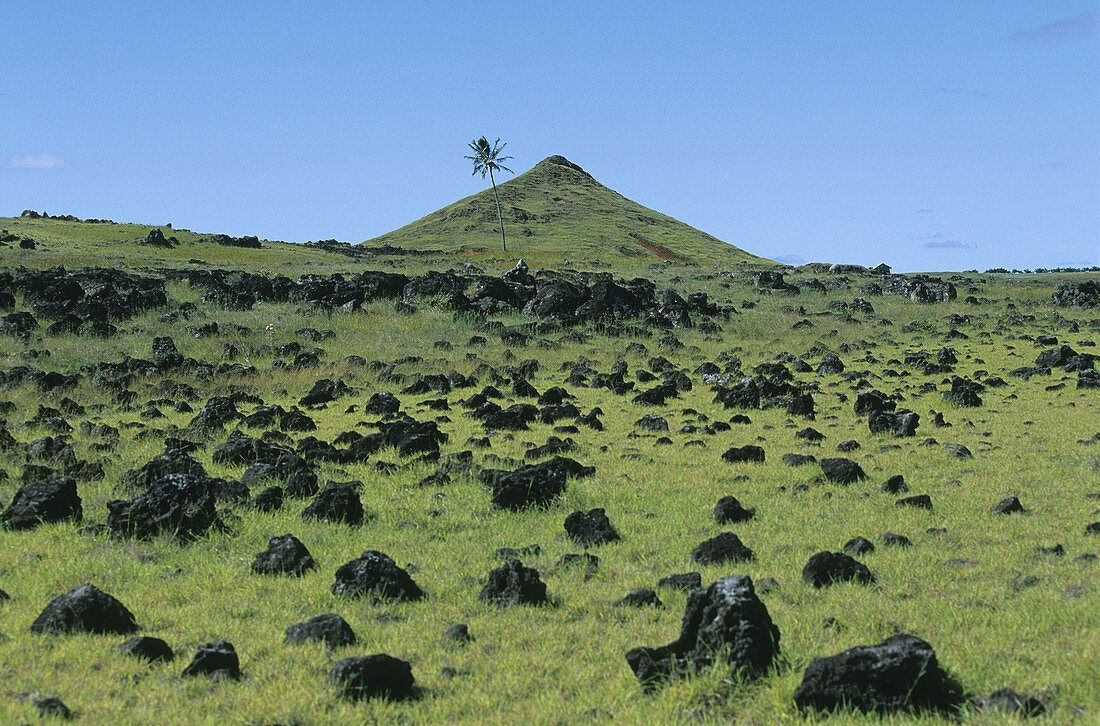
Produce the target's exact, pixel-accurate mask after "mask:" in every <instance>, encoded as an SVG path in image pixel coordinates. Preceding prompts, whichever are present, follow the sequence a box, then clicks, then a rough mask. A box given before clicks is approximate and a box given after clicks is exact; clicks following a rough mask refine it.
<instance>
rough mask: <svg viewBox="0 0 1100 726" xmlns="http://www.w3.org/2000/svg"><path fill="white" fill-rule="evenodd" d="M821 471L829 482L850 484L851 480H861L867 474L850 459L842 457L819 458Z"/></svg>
mask: <svg viewBox="0 0 1100 726" xmlns="http://www.w3.org/2000/svg"><path fill="white" fill-rule="evenodd" d="M821 472H822V473H823V474H824V475H825V478H826V479H828V480H829V481H831V482H836V483H837V484H851V483H852V482H856V481H862V480H864V479H866V478H867V475H866V474H864V473H863V468H862V467H861V466H860V465H859V464H857V463H856V462H854V461H852V460H851V459H844V458H839V457H837V458H829V459H822V460H821Z"/></svg>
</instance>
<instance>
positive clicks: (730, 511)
mask: <svg viewBox="0 0 1100 726" xmlns="http://www.w3.org/2000/svg"><path fill="white" fill-rule="evenodd" d="M713 514H714V521H715V522H717V523H718V524H733V523H737V522H746V521H748V520H750V519H752V518H753V517H754V516H756V510H755V509H745V507H743V506H741V502H739V501H737V498H736V497H722V498H721V499H719V500H718V503H717V504H715V505H714V512H713Z"/></svg>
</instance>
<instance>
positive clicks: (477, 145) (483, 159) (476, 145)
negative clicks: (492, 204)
mask: <svg viewBox="0 0 1100 726" xmlns="http://www.w3.org/2000/svg"><path fill="white" fill-rule="evenodd" d="M507 145H508V144H502V143H500V139H497V140H496V141H494V142H493V144H492V146H490V145H489V140H488V139H486V138H485V137H484V136H482V137H481V138H480V139H476V140H474V141H471V142H470V148H471V149H473V151H474V155H473V156H464V157H462V158H464V159H469V160H470V161H472V162H474V174H477V173H478V172H481V178H482V179H484V178H485V175H486V174H488V175H489V181H491V182H492V183H493V199H494V200H495V201H496V203H497V219H499V220H500V245H501V247H502V248H503V249H504V250H505V251H507V250H508V243H507V242H505V241H504V215H503V214H501V212H500V199H499V198H498V197H497V183H496V180H495V179H494V178H493V172H494V171H500V170H501V169H503V170H504V171H506V172H508V173H509V174H515V172H514V171H512V170H511V169H509V168H508V167H506V166H504V165H502V164H501V163H500V162H502V161H508V160H509V159H511V158H512V157H510V156H501V155H500V154H501V152H502V151H504V147H505V146H507Z"/></svg>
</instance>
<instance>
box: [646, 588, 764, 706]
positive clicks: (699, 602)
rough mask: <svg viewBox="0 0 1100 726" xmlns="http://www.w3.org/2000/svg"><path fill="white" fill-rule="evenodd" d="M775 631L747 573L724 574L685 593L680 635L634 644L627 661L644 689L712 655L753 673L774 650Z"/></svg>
mask: <svg viewBox="0 0 1100 726" xmlns="http://www.w3.org/2000/svg"><path fill="white" fill-rule="evenodd" d="M779 637H780V636H779V628H777V627H776V626H775V624H774V623H773V622H772V619H771V616H770V614H769V613H768V608H767V607H766V606H765V605H764V603H763V602H761V601H760V599H759V598H758V597H757V596H756V591H755V590H754V589H753V585H752V579H751V578H749V577H747V576H745V575H737V576H734V577H723V578H721V579H719V580H716V581H715V582H714V583H712V584H711V585H710V587H708V588H706V589H703V588H698V589H696V590H693V591H692V592H691V594H690V595H688V600H687V605H686V607H685V608H684V618H683V623H682V625H681V628H680V637H679V638H677V639H676V640H674V641H672V642H671V643H669V644H668V645H664V646H661V647H658V648H648V647H639V648H634V649H632V650H630V651H629V652H627V654H626V661H627V663H628V664H629V665H630V668H631V670H632V671H634V675H635V677H637V679H638V681H639V683H641V685H642V688H643V689H644V690H647V691H648V690H653V689H654V688H656V687H657V686H659V685H660V684H661V683H662V682H663V681H665V680H667V679H668V678H670V677H673V676H678V675H682V674H686V673H689V672H692V671H696V670H700V669H703V668H709V667H710V666H711V665H713V663H714V662H715V661H716V660H717V659H722V660H724V661H725V662H728V663H729V665H730V668H731V671H732V672H733V673H735V674H741V675H743V676H747V677H757V676H760V675H762V674H763V673H765V672H766V671H767V670H769V669H770V668H771V667H772V664H773V663H774V661H775V659H776V657H777V656H778V655H779Z"/></svg>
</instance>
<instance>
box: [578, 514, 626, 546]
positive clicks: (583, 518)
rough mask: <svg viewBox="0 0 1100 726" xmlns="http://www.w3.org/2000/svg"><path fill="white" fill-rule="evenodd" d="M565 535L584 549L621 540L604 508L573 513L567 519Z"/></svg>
mask: <svg viewBox="0 0 1100 726" xmlns="http://www.w3.org/2000/svg"><path fill="white" fill-rule="evenodd" d="M565 533H566V534H567V535H569V539H571V540H573V541H574V542H576V543H577V544H579V545H580V546H582V547H593V546H596V545H601V544H606V543H608V542H615V541H618V540H619V539H621V538H620V537H619V533H618V532H616V531H615V528H614V527H613V526H611V520H609V519H608V518H607V515H606V514H605V513H604V510H603V508H598V509H590V510H588V511H587V512H573V513H572V514H570V515H569V516H568V517H566V518H565Z"/></svg>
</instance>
